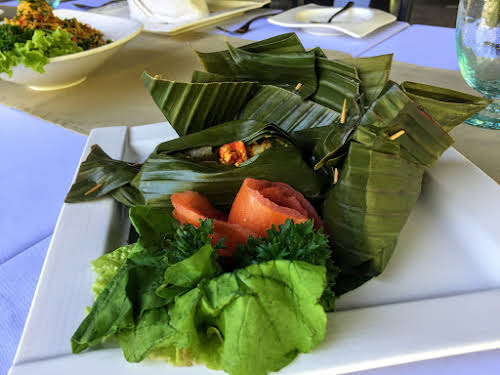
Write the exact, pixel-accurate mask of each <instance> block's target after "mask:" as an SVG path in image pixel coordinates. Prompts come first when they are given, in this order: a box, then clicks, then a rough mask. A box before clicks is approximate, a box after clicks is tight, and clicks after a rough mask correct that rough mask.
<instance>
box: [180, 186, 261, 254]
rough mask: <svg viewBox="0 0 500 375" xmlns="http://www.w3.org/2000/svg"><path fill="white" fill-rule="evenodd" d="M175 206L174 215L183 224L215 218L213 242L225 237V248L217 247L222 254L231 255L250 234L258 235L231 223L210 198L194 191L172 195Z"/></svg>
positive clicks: (196, 224) (196, 223) (194, 223)
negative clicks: (212, 203) (211, 202)
mask: <svg viewBox="0 0 500 375" xmlns="http://www.w3.org/2000/svg"><path fill="white" fill-rule="evenodd" d="M170 200H171V201H172V205H173V206H174V212H173V214H174V217H175V218H176V219H177V220H179V222H180V223H181V224H192V225H194V226H195V227H198V226H199V225H200V219H213V222H212V227H213V229H214V234H213V235H212V239H211V243H212V245H215V244H216V243H217V242H218V241H219V240H221V239H222V238H225V241H224V246H225V247H226V248H225V249H217V252H218V253H219V255H221V256H231V255H232V254H233V252H234V250H235V249H236V247H237V246H238V244H239V243H242V244H245V243H246V242H247V240H248V237H249V236H254V237H256V234H255V233H254V232H252V231H251V230H249V229H247V228H244V227H242V226H241V225H238V224H230V223H228V222H227V221H226V215H224V213H222V212H220V211H219V210H217V209H215V208H214V207H213V206H212V205H211V204H210V202H209V201H208V199H207V198H206V197H204V196H203V195H201V194H200V193H196V192H194V191H185V192H183V193H175V194H172V196H171V197H170Z"/></svg>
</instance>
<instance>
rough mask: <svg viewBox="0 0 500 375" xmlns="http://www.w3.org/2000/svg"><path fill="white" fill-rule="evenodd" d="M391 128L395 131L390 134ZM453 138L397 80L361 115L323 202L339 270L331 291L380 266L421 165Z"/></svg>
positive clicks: (415, 192) (413, 195) (412, 196)
mask: <svg viewBox="0 0 500 375" xmlns="http://www.w3.org/2000/svg"><path fill="white" fill-rule="evenodd" d="M402 131H404V133H401V132H402ZM398 132H400V133H399V134H402V135H400V136H399V137H398V138H395V137H394V134H398ZM452 143H453V141H452V139H451V137H450V136H449V135H448V134H447V133H446V131H445V130H444V129H443V128H441V126H440V125H439V124H437V123H436V122H435V121H434V120H432V119H431V118H430V117H429V115H427V114H426V113H425V112H423V111H422V110H421V109H420V108H419V106H418V105H417V104H416V103H414V102H413V101H412V100H411V99H410V98H409V97H408V96H407V95H405V94H404V92H403V91H402V90H401V89H400V88H399V87H398V86H397V85H394V86H393V87H392V88H390V89H389V90H388V91H387V92H386V93H385V94H384V95H383V96H382V97H380V98H379V99H378V100H377V101H376V102H375V104H374V105H373V106H372V107H371V108H370V110H369V111H368V112H367V113H366V114H365V116H364V117H363V119H362V120H361V123H360V124H359V126H358V127H357V129H356V131H355V133H354V136H353V139H352V141H351V142H350V144H349V149H348V152H347V157H346V159H345V161H344V162H343V165H342V166H341V167H339V168H340V170H341V172H340V178H339V180H338V183H337V184H336V185H335V186H334V188H333V189H332V190H331V191H330V193H329V195H328V197H327V198H326V200H325V201H324V203H323V219H324V222H325V226H326V228H327V232H328V233H329V235H330V239H331V241H332V243H333V244H334V248H335V261H336V262H337V264H339V265H340V267H341V270H342V271H341V275H340V279H339V280H338V281H337V285H336V291H337V293H338V294H342V293H344V292H346V291H348V290H351V289H353V288H355V287H357V286H359V285H360V284H362V283H363V282H365V281H367V280H368V279H370V278H372V277H374V276H377V275H379V274H380V273H381V272H382V271H383V270H384V268H385V267H386V265H387V264H388V262H389V260H390V258H391V256H392V254H393V252H394V249H395V247H396V244H397V240H398V237H399V234H400V232H401V230H402V229H403V227H404V225H405V223H406V221H407V219H408V216H409V215H410V212H411V210H412V208H413V206H414V205H415V202H416V201H417V198H418V196H419V194H420V188H421V184H422V176H423V173H424V167H430V166H432V165H433V164H434V162H435V161H437V160H438V159H439V157H440V156H441V154H442V153H443V152H444V150H446V149H447V148H448V147H449V146H451V144H452Z"/></svg>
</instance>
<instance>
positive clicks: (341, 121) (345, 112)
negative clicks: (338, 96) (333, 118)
mask: <svg viewBox="0 0 500 375" xmlns="http://www.w3.org/2000/svg"><path fill="white" fill-rule="evenodd" d="M346 114H347V98H346V99H344V105H343V106H342V115H341V116H340V123H341V124H345V118H346Z"/></svg>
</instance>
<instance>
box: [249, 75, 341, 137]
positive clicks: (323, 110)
mask: <svg viewBox="0 0 500 375" xmlns="http://www.w3.org/2000/svg"><path fill="white" fill-rule="evenodd" d="M338 117H339V114H338V113H337V112H335V111H333V110H332V109H330V108H327V107H324V106H322V105H321V104H318V103H315V102H313V101H310V100H302V98H301V97H300V96H299V95H297V94H295V93H293V92H290V91H287V90H285V89H282V88H279V87H275V86H267V85H266V86H262V87H261V88H260V89H259V90H258V91H257V92H256V94H255V95H254V96H253V97H252V99H250V101H249V102H248V103H247V104H246V106H245V107H244V108H243V109H242V112H241V114H240V119H243V120H248V119H251V120H259V121H264V122H270V123H273V124H276V125H278V126H279V127H280V128H281V129H283V130H285V131H287V132H295V131H299V130H304V129H309V128H315V127H320V126H328V125H331V124H333V123H334V121H335V119H336V118H338Z"/></svg>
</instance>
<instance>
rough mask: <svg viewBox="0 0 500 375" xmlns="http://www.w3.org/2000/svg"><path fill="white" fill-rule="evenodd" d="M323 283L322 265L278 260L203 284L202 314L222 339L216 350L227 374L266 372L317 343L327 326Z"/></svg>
mask: <svg viewBox="0 0 500 375" xmlns="http://www.w3.org/2000/svg"><path fill="white" fill-rule="evenodd" d="M325 284H326V278H325V268H324V267H323V266H315V265H311V264H309V263H304V262H299V261H295V262H292V261H286V260H276V261H270V262H266V263H260V264H256V265H252V266H249V267H247V268H244V269H241V270H237V271H235V272H233V273H230V274H223V275H221V276H219V277H218V278H216V279H213V280H211V281H209V282H208V283H206V284H205V285H200V288H201V291H202V293H203V297H201V303H200V304H199V306H200V310H201V311H200V313H199V315H201V316H202V317H203V319H202V320H203V321H204V323H205V324H204V325H205V326H209V327H215V328H216V329H217V330H218V331H220V333H221V337H223V343H222V344H221V346H220V349H219V353H217V354H219V355H220V366H221V368H222V369H223V370H224V371H226V372H227V373H229V374H238V375H247V374H248V375H261V374H267V373H268V372H272V371H278V370H280V369H281V368H283V367H284V366H286V365H288V364H289V363H290V362H291V361H292V360H293V359H294V358H295V357H296V356H297V354H298V353H306V352H308V351H310V350H311V349H313V348H314V347H315V346H317V345H318V344H319V343H320V342H321V341H322V340H323V337H324V335H325V329H326V314H325V312H324V310H323V307H322V306H321V305H320V304H319V303H318V300H319V298H320V297H321V295H322V294H323V290H324V289H325ZM179 300H180V299H179Z"/></svg>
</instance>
